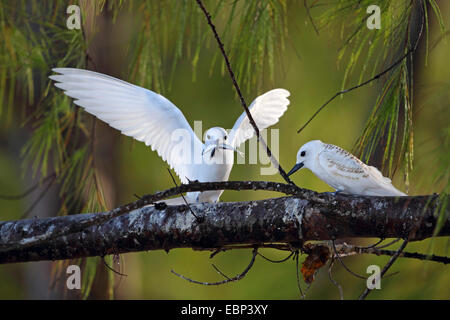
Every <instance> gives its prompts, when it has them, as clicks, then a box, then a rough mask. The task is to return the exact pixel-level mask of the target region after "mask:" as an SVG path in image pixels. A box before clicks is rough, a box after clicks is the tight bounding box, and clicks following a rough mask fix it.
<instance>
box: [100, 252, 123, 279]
mask: <svg viewBox="0 0 450 320" xmlns="http://www.w3.org/2000/svg"><path fill="white" fill-rule="evenodd" d="M101 258H102V261H103V264H104V265H105V267H106V268H108V269H109V270H111V271H112V272H114V273H115V274H117V275H119V276H121V277H128V275H127V274H124V273H120V272H119V271H117V270H115V269H114V268H113V267H111V266H110V265H108V264H107V263H106V261H105V257H104V256H103V257H101Z"/></svg>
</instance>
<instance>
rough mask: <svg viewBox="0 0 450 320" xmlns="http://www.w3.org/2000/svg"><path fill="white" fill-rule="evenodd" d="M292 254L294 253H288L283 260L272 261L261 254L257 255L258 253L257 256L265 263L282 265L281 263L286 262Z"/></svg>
mask: <svg viewBox="0 0 450 320" xmlns="http://www.w3.org/2000/svg"><path fill="white" fill-rule="evenodd" d="M293 254H295V252H291V253H290V254H289V255H288V256H287V257H286V258H284V259H281V260H272V259H269V258H267V257H265V256H264V255H263V254H262V253H259V252H258V255H259V256H261V257H262V258H263V259H264V260H267V261H269V262H272V263H282V262H285V261H287V260H288V259H289V258H290V257H292V255H293Z"/></svg>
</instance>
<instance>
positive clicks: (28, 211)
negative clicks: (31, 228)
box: [20, 175, 56, 219]
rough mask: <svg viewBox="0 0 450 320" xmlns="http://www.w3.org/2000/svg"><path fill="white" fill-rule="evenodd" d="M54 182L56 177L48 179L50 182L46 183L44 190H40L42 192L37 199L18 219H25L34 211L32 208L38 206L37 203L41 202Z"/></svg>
mask: <svg viewBox="0 0 450 320" xmlns="http://www.w3.org/2000/svg"><path fill="white" fill-rule="evenodd" d="M55 180H56V175H54V176H52V178H51V179H50V181H49V182H48V184H47V186H46V187H45V189H44V190H42V192H41V193H40V194H39V196H38V197H37V199H36V200H35V201H34V202H33V203H32V204H31V205H30V207H29V208H28V209H27V210H26V211H25V212H24V213H23V214H22V216H21V217H20V219H25V218H26V217H28V215H29V214H30V213H31V212H32V211H33V210H34V208H35V207H36V206H37V205H38V204H39V202H41V200H42V199H43V198H44V197H45V195H46V194H47V192H48V190H50V188H51V187H52V185H53V182H55Z"/></svg>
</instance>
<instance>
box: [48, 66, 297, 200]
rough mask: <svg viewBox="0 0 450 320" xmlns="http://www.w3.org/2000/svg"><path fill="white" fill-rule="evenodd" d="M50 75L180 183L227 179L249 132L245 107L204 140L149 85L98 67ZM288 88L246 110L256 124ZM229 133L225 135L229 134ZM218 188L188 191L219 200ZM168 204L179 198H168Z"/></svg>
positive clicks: (268, 121)
mask: <svg viewBox="0 0 450 320" xmlns="http://www.w3.org/2000/svg"><path fill="white" fill-rule="evenodd" d="M53 71H54V72H56V73H58V75H52V76H50V79H52V80H55V81H56V83H55V86H56V87H58V88H60V89H62V90H64V93H65V94H66V95H67V96H69V97H72V98H73V99H75V100H74V103H75V104H76V105H79V106H81V107H83V108H84V109H85V110H86V111H87V112H89V113H91V114H93V115H94V116H96V117H97V118H99V119H100V120H102V121H104V122H106V123H108V124H109V125H110V126H111V127H113V128H115V129H117V130H120V131H121V132H122V133H123V134H124V135H127V136H130V137H133V138H135V139H136V140H139V141H142V142H144V143H145V144H146V145H147V146H150V147H151V148H152V150H156V152H157V153H158V155H159V156H160V157H161V158H162V159H163V160H164V161H166V162H167V163H168V164H169V166H170V167H171V168H172V169H173V170H174V171H175V172H176V174H177V175H178V177H179V178H180V180H181V182H182V183H188V182H189V181H195V180H198V181H201V182H213V181H227V180H228V177H229V175H230V171H231V169H232V167H233V162H234V152H233V150H236V148H237V147H238V146H239V145H240V144H241V143H243V142H245V141H246V140H248V139H250V138H251V137H252V136H253V133H254V132H253V128H252V127H251V125H250V123H249V120H248V118H247V116H246V114H245V113H243V114H242V115H241V116H240V117H239V118H238V120H237V121H236V123H235V125H234V126H233V129H232V130H231V132H230V134H229V135H228V134H227V132H226V131H225V129H223V128H219V127H214V128H211V129H209V130H207V132H206V139H205V144H203V143H202V142H201V140H200V139H199V138H198V137H197V136H196V134H195V133H194V131H193V130H192V128H191V126H190V125H189V123H188V122H187V120H186V118H185V117H184V115H183V113H182V112H181V111H180V109H178V108H177V107H176V106H175V105H174V104H173V103H172V102H170V101H169V100H168V99H166V98H165V97H163V96H162V95H160V94H157V93H155V92H153V91H150V90H147V89H144V88H142V87H139V86H136V85H133V84H130V83H128V82H125V81H122V80H119V79H116V78H113V77H111V76H107V75H104V74H101V73H97V72H92V71H88V70H82V69H74V68H55V69H53ZM289 95H290V93H289V92H288V91H287V90H285V89H274V90H271V91H268V92H266V93H265V94H263V95H261V96H259V97H258V98H256V99H255V101H254V102H253V103H252V104H251V105H250V112H251V114H252V116H253V118H254V119H255V122H256V123H257V125H258V128H259V129H260V130H263V129H265V128H267V127H269V126H271V125H274V124H275V123H277V122H278V120H279V118H280V117H281V116H282V115H283V113H284V112H285V111H286V110H287V106H288V105H289V100H288V99H287V97H288V96H289ZM228 137H229V139H228ZM222 192H223V191H222V190H220V191H207V192H202V193H199V192H191V193H188V194H187V196H186V199H187V200H188V201H189V202H196V201H200V202H203V201H207V202H215V201H218V200H219V197H220V195H221V194H222ZM168 203H171V204H178V203H182V200H181V199H178V198H177V199H171V201H168Z"/></svg>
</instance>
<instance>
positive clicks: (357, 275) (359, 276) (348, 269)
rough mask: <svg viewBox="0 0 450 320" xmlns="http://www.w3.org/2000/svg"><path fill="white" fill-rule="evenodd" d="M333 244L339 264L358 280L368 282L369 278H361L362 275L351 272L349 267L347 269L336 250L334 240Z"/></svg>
mask: <svg viewBox="0 0 450 320" xmlns="http://www.w3.org/2000/svg"><path fill="white" fill-rule="evenodd" d="M331 243H332V247H333V250H334V254H335V256H336V258H337V259H338V260H339V262H340V263H341V264H342V266H343V267H344V268H345V270H347V271H348V272H349V273H350V274H351V275H353V276H355V277H357V278H360V279H364V280H366V279H367V277H364V276H361V275H359V274H357V273H355V272H353V271H352V270H350V268H349V267H347V265H346V264H345V263H344V261H342V259H341V256H340V254H339V252H338V251H337V250H336V244H335V243H334V240H331Z"/></svg>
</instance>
